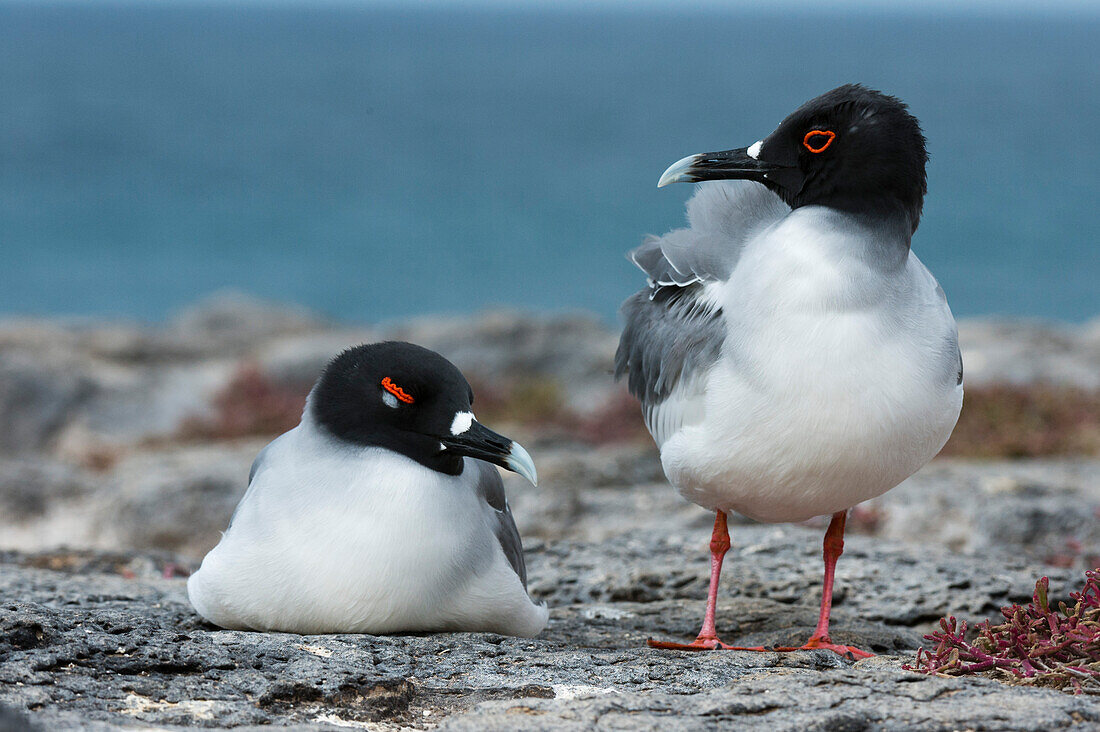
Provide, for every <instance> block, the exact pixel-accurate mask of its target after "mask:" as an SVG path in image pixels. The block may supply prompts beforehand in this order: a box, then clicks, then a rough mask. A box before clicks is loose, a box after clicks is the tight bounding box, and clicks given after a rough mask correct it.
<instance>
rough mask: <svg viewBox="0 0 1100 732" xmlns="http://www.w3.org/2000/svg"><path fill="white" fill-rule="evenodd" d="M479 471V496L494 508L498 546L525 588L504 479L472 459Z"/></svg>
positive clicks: (520, 545)
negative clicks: (505, 493)
mask: <svg viewBox="0 0 1100 732" xmlns="http://www.w3.org/2000/svg"><path fill="white" fill-rule="evenodd" d="M471 462H473V463H474V464H475V465H476V466H477V468H478V470H479V471H480V473H479V475H478V481H477V489H478V492H479V493H480V495H481V497H482V498H483V499H484V500H485V502H486V503H488V504H489V505H490V506H492V507H493V508H494V509H495V510H496V519H497V523H496V526H495V527H494V530H495V533H496V536H497V541H499V542H500V548H501V549H503V550H504V556H505V557H507V559H508V563H509V564H511V565H512V569H514V570H515V571H516V574H517V575H519V579H520V582H522V583H523V588H524V589H527V565H526V563H525V562H524V560H523V542H522V541H521V540H520V538H519V529H517V528H516V521H515V519H514V518H512V509H511V508H509V507H508V497H507V496H505V495H504V481H503V480H501V478H500V471H498V470H497V469H496V468H495V467H494V466H492V465H490V464H489V463H486V462H483V461H481V460H472V461H471Z"/></svg>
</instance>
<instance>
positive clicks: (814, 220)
mask: <svg viewBox="0 0 1100 732" xmlns="http://www.w3.org/2000/svg"><path fill="white" fill-rule="evenodd" d="M790 217H791V219H793V220H796V221H798V228H803V230H805V231H806V232H807V233H809V232H810V231H814V230H817V231H820V232H821V233H822V234H823V236H822V237H821V239H820V240H819V241H823V242H829V243H830V245H831V246H833V247H835V248H836V251H835V252H834V255H835V256H837V257H840V256H851V255H855V256H857V257H858V258H859V259H860V260H861V261H863V262H865V263H866V264H868V265H870V266H872V267H873V268H875V269H877V270H880V271H882V272H891V271H895V270H897V269H898V268H900V267H904V266H905V262H906V260H907V259H908V257H909V247H910V242H911V240H912V229H911V227H910V224H909V221H910V219H909V217H908V215H906V214H905V213H904V211H902V210H901V209H898V208H894V209H893V210H891V211H881V212H878V211H874V210H868V209H867V208H866V207H864V208H862V209H861V210H859V211H852V210H846V209H843V208H838V207H834V206H821V205H814V206H802V207H799V208H797V209H795V210H794V211H792V212H791V214H790ZM795 230H796V231H797V228H796V229H795ZM838 235H839V236H838Z"/></svg>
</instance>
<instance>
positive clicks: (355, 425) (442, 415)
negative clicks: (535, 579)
mask: <svg viewBox="0 0 1100 732" xmlns="http://www.w3.org/2000/svg"><path fill="white" fill-rule="evenodd" d="M473 397H474V395H473V392H472V390H471V389H470V385H469V384H468V383H467V382H466V379H465V378H463V376H462V374H461V373H460V372H459V370H458V369H457V368H455V366H454V365H453V364H451V363H450V362H449V361H447V360H446V359H445V358H443V357H442V356H440V355H439V354H437V353H434V352H432V351H429V350H427V349H425V348H421V347H419V346H414V345H411V344H408V343H396V342H386V343H376V344H372V345H363V346H358V347H355V348H351V349H349V350H347V351H344V352H343V353H341V354H340V355H338V356H337V357H336V358H335V359H333V360H332V362H331V363H329V365H328V366H327V368H325V370H324V373H323V374H322V375H321V377H320V379H319V380H318V382H317V384H316V386H314V388H313V390H312V391H311V393H310V395H309V398H308V400H307V403H306V408H305V411H304V413H303V414H302V421H301V424H299V425H298V426H297V427H295V428H294V429H292V430H290V431H289V432H287V433H286V434H284V435H282V436H281V437H279V438H277V439H276V440H275V441H274V442H272V443H271V444H269V445H268V446H267V447H265V448H264V449H263V451H262V452H261V453H260V454H259V456H258V457H257V458H256V461H255V463H254V464H253V466H252V474H251V476H250V478H249V486H248V491H247V492H246V493H245V494H244V497H243V498H242V499H241V502H240V505H238V506H237V510H236V512H235V513H234V515H233V518H232V520H231V521H230V524H229V528H228V529H227V530H226V532H225V534H224V535H223V536H222V539H221V541H220V542H219V543H218V545H217V546H216V547H214V549H213V550H211V551H210V553H209V554H207V555H206V558H205V559H203V562H202V566H201V567H200V569H199V570H198V572H196V573H195V574H194V575H193V576H192V577H191V579H190V580H189V581H188V583H187V591H188V594H189V596H190V598H191V604H192V605H194V607H195V609H196V610H197V611H198V612H199V614H200V615H202V616H203V617H204V618H206V619H207V620H209V621H210V622H212V623H214V624H216V625H220V626H222V627H224V628H233V629H251V630H263V631H269V630H270V631H287V632H294V633H373V634H383V633H399V632H409V631H447V630H451V631H489V632H495V633H501V634H504V635H516V636H534V635H536V634H537V633H538V632H539V631H541V630H542V629H543V627H545V625H546V621H547V609H546V607H545V606H539V605H536V604H534V603H533V602H532V601H531V599H530V597H528V595H527V590H526V585H527V573H526V568H525V565H524V560H523V547H522V546H521V544H520V537H519V532H518V531H517V530H516V525H515V522H514V521H513V519H512V513H511V510H510V509H509V507H508V501H507V499H506V498H505V495H504V486H503V484H502V482H501V478H500V474H499V473H498V471H497V469H496V467H494V465H500V466H502V467H505V468H507V469H509V470H512V471H515V472H517V473H519V474H520V475H523V476H524V477H526V478H527V479H528V480H530V481H531V483H535V482H536V475H535V465H534V463H533V462H532V460H531V457H530V455H528V454H527V451H526V450H524V449H523V448H522V447H521V446H520V445H519V444H518V443H516V442H513V441H512V440H510V439H508V438H506V437H502V436H500V435H498V434H496V433H495V432H492V431H490V430H489V429H487V428H485V427H483V426H482V425H481V424H480V423H479V422H477V420H475V419H474V415H473V412H472V411H471V406H470V405H471V403H472V402H473Z"/></svg>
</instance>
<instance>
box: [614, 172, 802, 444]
mask: <svg viewBox="0 0 1100 732" xmlns="http://www.w3.org/2000/svg"><path fill="white" fill-rule="evenodd" d="M687 211H688V224H689V226H688V228H686V229H676V230H674V231H671V232H669V233H668V234H665V235H664V236H662V237H649V238H647V239H646V240H645V242H644V243H643V244H642V246H640V247H639V248H637V249H635V250H634V251H633V252H631V253H630V259H631V260H632V261H633V262H634V263H635V264H636V265H637V266H638V267H639V268H640V269H641V270H642V271H643V272H645V274H646V277H647V280H648V284H649V287H647V288H646V289H644V290H642V291H640V292H638V293H636V294H635V295H634V296H632V297H630V298H629V299H628V300H627V301H626V302H625V303H623V307H622V311H621V312H622V315H623V318H624V319H625V321H626V326H625V328H624V329H623V334H622V337H621V338H620V340H619V348H618V351H617V352H616V353H615V377H616V378H621V377H622V376H624V375H628V380H627V384H628V386H629V388H630V392H631V393H632V394H633V395H634V396H635V397H637V398H638V399H639V400H640V401H641V402H642V406H643V409H644V411H645V414H646V423H647V424H648V425H649V428H650V431H651V432H653V433H654V437H655V438H656V439H657V442H658V444H660V443H662V442H663V440H664V438H666V437H667V436H668V435H669V434H671V432H673V431H675V430H676V429H678V427H679V425H680V424H682V423H683V421H684V419H685V418H687V417H689V416H690V415H689V413H690V412H692V411H695V410H697V409H699V408H701V407H700V404H699V400H698V398H697V397H698V395H695V394H692V393H691V388H692V385H691V384H690V383H688V382H690V381H691V379H685V378H684V377H685V374H687V375H691V374H700V373H702V372H704V371H705V370H706V369H707V368H708V367H709V366H710V365H711V364H713V363H714V361H715V360H717V358H718V356H719V354H720V353H721V350H722V344H723V341H724V340H725V336H726V323H725V320H724V318H723V317H722V311H721V309H720V308H718V307H716V306H714V305H712V304H711V303H709V302H707V301H706V300H705V299H704V298H703V294H704V290H705V287H706V285H707V284H708V283H712V282H723V281H725V280H727V279H729V276H730V273H731V272H732V271H733V269H734V267H736V266H737V261H738V259H739V258H740V256H741V252H742V251H743V249H744V245H745V242H746V241H747V240H748V239H749V238H750V237H751V236H753V235H754V234H756V233H758V232H760V231H761V230H763V229H764V228H765V227H767V226H770V225H772V224H774V223H775V222H777V221H779V220H780V219H781V218H783V217H784V216H786V215H787V214H788V213H790V208H789V207H788V206H787V205H786V204H785V203H783V201H782V200H781V199H780V198H779V197H778V196H776V195H775V194H774V193H772V192H771V191H769V190H768V189H767V188H765V187H764V186H762V185H760V184H757V183H751V182H748V181H723V182H715V183H708V184H702V185H700V186H698V187H697V190H696V192H695V195H694V196H693V197H692V198H691V200H689V201H688V204H687ZM674 392H678V393H676V394H674Z"/></svg>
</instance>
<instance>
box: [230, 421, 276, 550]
mask: <svg viewBox="0 0 1100 732" xmlns="http://www.w3.org/2000/svg"><path fill="white" fill-rule="evenodd" d="M278 439H279V438H278V437H276V438H275V439H274V440H272V441H271V442H269V443H267V444H266V445H264V449H262V450H260V453H259V454H258V455H256V459H255V460H253V461H252V467H251V468H249V470H248V489H247V490H245V492H244V495H243V496H241V500H240V502H238V503H237V507H236V508H234V509H233V515H232V516H230V517H229V526H227V527H226V531H228V530H229V528H230V527H231V526H233V521H234V520H236V518H237V512H238V511H240V510H241V506H243V505H244V502H245V499H247V498H248V494H249V493H251V492H252V481H253V480H254V479H255V478H256V473H258V472H260V469H261V468H262V467H263V465H264V459H265V457H266V456H267V454H268V452H269V451H270V450H271V446H272V445H274V444H275V442H276V440H278Z"/></svg>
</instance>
